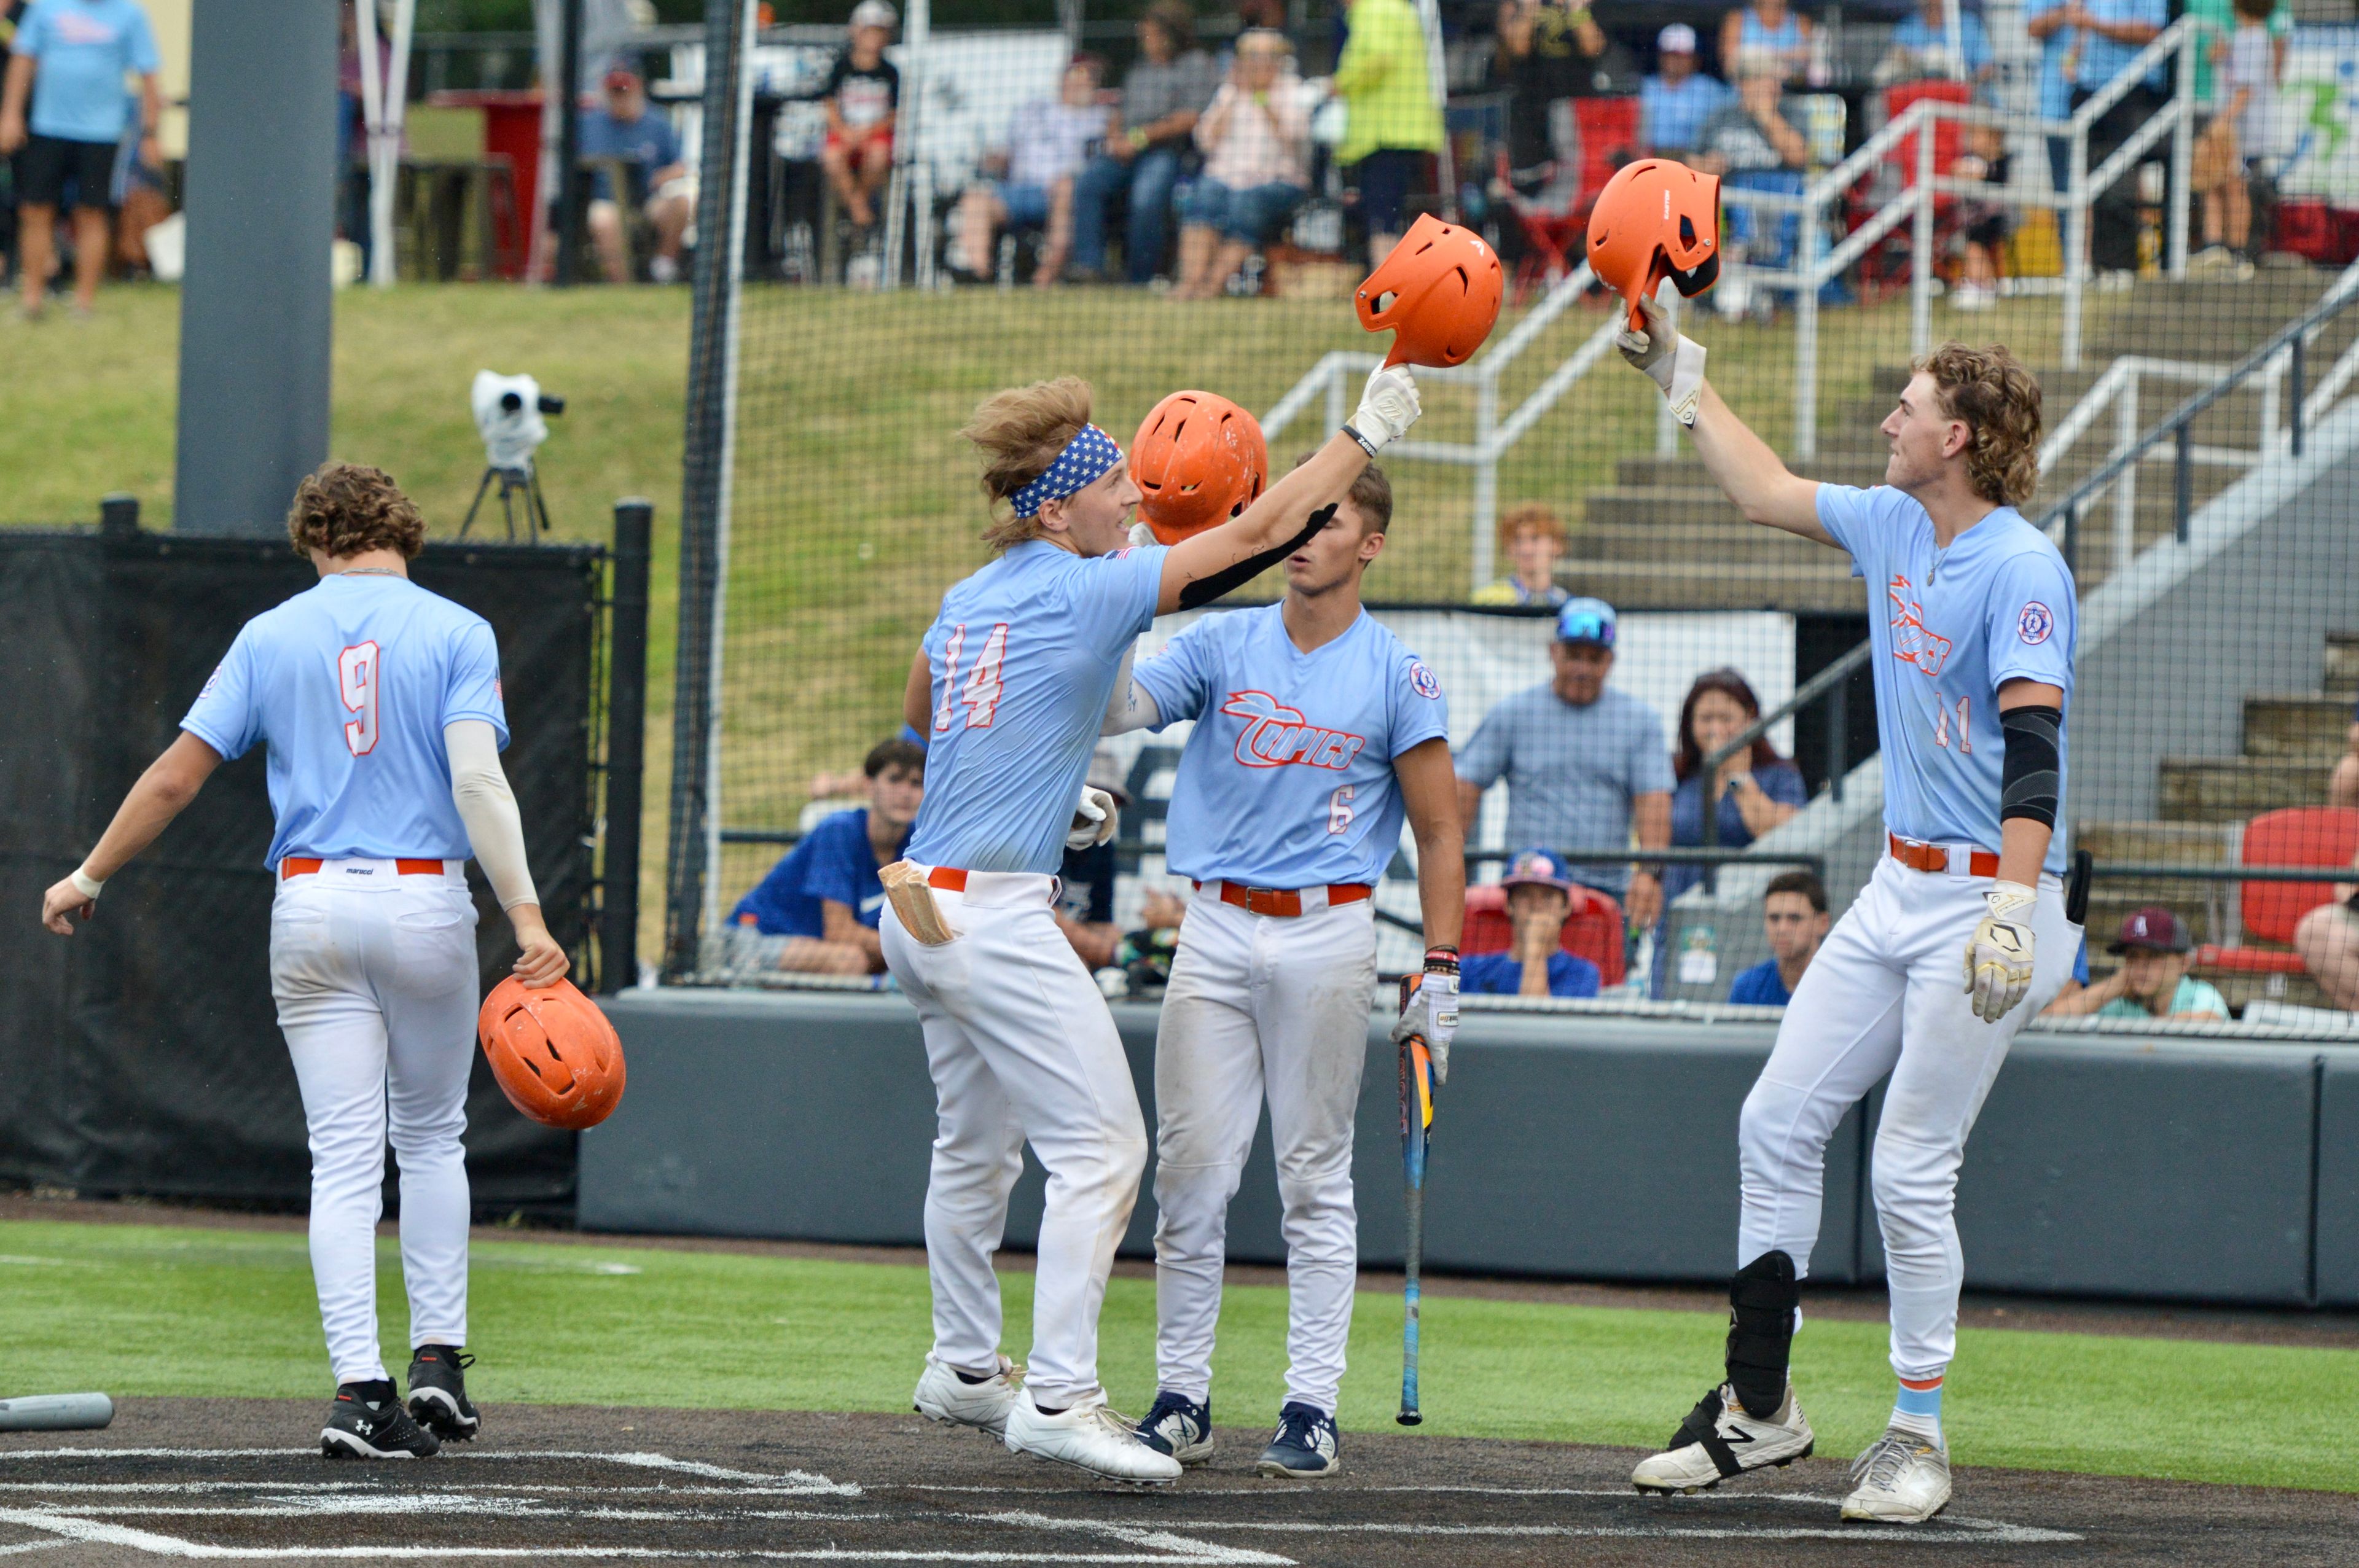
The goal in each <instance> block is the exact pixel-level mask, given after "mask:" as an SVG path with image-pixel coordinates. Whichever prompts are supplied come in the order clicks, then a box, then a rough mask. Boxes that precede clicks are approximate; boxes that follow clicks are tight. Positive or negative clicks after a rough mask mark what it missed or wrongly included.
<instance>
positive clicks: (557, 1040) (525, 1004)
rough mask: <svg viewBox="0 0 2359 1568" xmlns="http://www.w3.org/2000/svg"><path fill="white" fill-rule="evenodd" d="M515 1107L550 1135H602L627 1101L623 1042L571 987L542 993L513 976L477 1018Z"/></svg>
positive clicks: (487, 1050) (562, 983)
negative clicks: (560, 1131) (589, 1131)
mask: <svg viewBox="0 0 2359 1568" xmlns="http://www.w3.org/2000/svg"><path fill="white" fill-rule="evenodd" d="M475 1029H476V1033H478V1034H480V1035H481V1036H482V1037H483V1042H484V1057H485V1058H486V1059H487V1060H489V1061H490V1063H491V1064H492V1076H494V1077H495V1078H497V1079H499V1081H500V1087H501V1089H502V1090H504V1091H505V1092H506V1095H507V1097H508V1103H509V1104H510V1105H513V1106H515V1107H516V1109H518V1110H520V1111H522V1112H523V1113H524V1114H525V1115H526V1116H527V1117H529V1118H531V1119H533V1120H535V1121H538V1122H539V1123H541V1124H542V1125H543V1126H546V1127H562V1128H565V1129H566V1130H569V1131H575V1132H578V1131H580V1130H582V1129H583V1128H585V1127H595V1126H597V1125H598V1124H599V1123H600V1122H602V1121H603V1120H605V1119H606V1118H607V1117H608V1116H609V1115H610V1114H612V1112H613V1111H614V1107H615V1105H616V1104H617V1103H619V1102H620V1101H621V1099H622V1098H623V1076H624V1074H623V1042H622V1040H621V1038H620V1037H619V1036H617V1035H616V1034H615V1033H614V1025H613V1024H612V1023H610V1022H607V1019H606V1015H605V1014H604V1013H603V1012H602V1011H599V1008H598V1004H597V1003H596V1002H594V1001H592V1000H590V999H589V998H588V997H586V996H583V995H582V992H581V991H580V990H579V989H576V988H575V987H574V984H573V982H572V981H571V980H560V981H558V982H557V983H556V984H555V985H553V986H545V987H542V988H541V989H538V990H536V989H532V988H530V987H528V986H527V985H526V984H525V983H524V982H523V981H522V980H520V979H516V977H515V976H514V975H510V976H509V977H508V978H507V979H504V980H502V981H501V982H500V983H499V984H498V985H495V986H494V987H493V988H492V994H491V995H489V996H487V997H485V998H484V1010H483V1011H482V1012H481V1013H479V1014H477V1015H476V1019H475Z"/></svg>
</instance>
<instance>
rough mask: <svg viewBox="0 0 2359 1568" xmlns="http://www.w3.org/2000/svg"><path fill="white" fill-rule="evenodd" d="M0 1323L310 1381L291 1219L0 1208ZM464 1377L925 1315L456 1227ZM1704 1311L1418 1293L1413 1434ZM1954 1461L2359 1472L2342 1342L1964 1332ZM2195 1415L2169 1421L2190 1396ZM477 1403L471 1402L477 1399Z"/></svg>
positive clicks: (809, 1265) (664, 1401) (760, 1405)
mask: <svg viewBox="0 0 2359 1568" xmlns="http://www.w3.org/2000/svg"><path fill="white" fill-rule="evenodd" d="M378 1260H379V1281H380V1292H379V1293H380V1303H381V1307H380V1310H381V1314H382V1323H383V1325H384V1330H385V1345H386V1359H387V1361H388V1363H389V1364H390V1365H392V1366H394V1367H395V1368H399V1367H401V1366H403V1365H406V1364H407V1360H408V1340H407V1338H406V1336H405V1335H404V1333H403V1325H404V1323H405V1321H406V1317H407V1311H406V1308H405V1307H404V1305H403V1303H402V1299H401V1292H400V1286H399V1283H398V1276H399V1258H398V1253H397V1249H396V1248H395V1245H394V1243H392V1242H391V1241H389V1240H388V1241H384V1242H381V1243H380V1244H379V1250H378ZM0 1278H5V1290H0V1343H5V1345H7V1346H9V1357H8V1373H7V1381H8V1384H9V1390H8V1391H11V1392H40V1391H63V1390H69V1389H85V1388H102V1389H104V1390H107V1391H108V1392H110V1393H113V1394H114V1395H116V1396H117V1397H132V1398H136V1397H139V1396H143V1395H146V1396H205V1395H217V1396H221V1397H225V1398H228V1397H257V1398H271V1397H288V1398H309V1397H312V1396H322V1397H323V1396H324V1395H325V1394H326V1393H327V1392H328V1390H327V1388H326V1386H325V1384H326V1379H327V1375H328V1374H327V1365H326V1358H325V1355H324V1353H323V1351H322V1349H321V1342H320V1330H319V1318H318V1315H317V1312H316V1309H315V1306H314V1302H313V1296H312V1290H311V1275H310V1259H309V1254H308V1252H307V1251H306V1248H305V1242H304V1238H303V1237H302V1236H301V1235H300V1234H299V1233H293V1232H283V1231H256V1230H228V1229H204V1228H194V1227H148V1226H133V1225H82V1224H71V1223H62V1222H51V1221H11V1222H5V1223H0ZM1006 1295H1007V1308H1008V1327H1007V1333H1006V1345H1007V1346H1009V1347H1010V1348H1011V1350H1013V1351H1014V1352H1016V1353H1017V1354H1018V1355H1019V1356H1020V1354H1021V1353H1022V1351H1023V1348H1024V1346H1025V1344H1026V1342H1027V1314H1028V1306H1029V1301H1030V1277H1029V1276H1028V1275H1015V1274H1011V1275H1010V1276H1009V1278H1008V1288H1007V1291H1006ZM928 1321H929V1320H928V1313H927V1293H926V1280H925V1274H924V1272H923V1271H922V1270H920V1269H918V1268H915V1267H908V1266H898V1265H886V1264H872V1263H851V1262H835V1261H821V1260H808V1259H789V1258H771V1257H757V1256H746V1255H741V1254H734V1253H723V1252H693V1251H681V1250H674V1249H662V1248H650V1247H635V1246H631V1245H629V1244H627V1243H625V1242H619V1241H618V1242H616V1243H614V1244H612V1245H602V1246H583V1245H576V1244H550V1243H545V1242H544V1243H535V1242H530V1241H492V1242H478V1243H477V1245H476V1247H475V1249H474V1253H473V1345H472V1348H473V1350H474V1351H475V1352H476V1353H477V1355H478V1356H480V1357H482V1359H481V1363H480V1364H479V1365H478V1366H477V1368H476V1369H475V1371H474V1373H473V1382H472V1384H471V1388H472V1390H473V1391H474V1392H475V1394H476V1396H477V1397H478V1399H480V1400H483V1401H484V1402H485V1403H486V1404H489V1405H493V1406H496V1405H497V1404H499V1403H504V1402H506V1403H514V1402H530V1403H542V1404H616V1405H650V1406H686V1407H701V1408H714V1409H733V1408H734V1409H797V1410H843V1411H857V1410H877V1411H892V1410H900V1409H904V1408H906V1403H907V1399H908V1390H909V1385H910V1383H911V1382H912V1381H913V1380H914V1379H915V1377H916V1372H917V1368H918V1364H919V1360H920V1358H921V1357H923V1355H924V1352H925V1346H926V1344H927V1341H928V1337H929V1330H928ZM1399 1325H1400V1306H1399V1302H1398V1299H1397V1297H1394V1296H1390V1295H1376V1294H1365V1293H1364V1294H1363V1296H1362V1298H1361V1301H1360V1306H1359V1311H1358V1314H1357V1317H1356V1320H1355V1322H1354V1325H1353V1344H1352V1372H1351V1376H1350V1379H1349V1380H1348V1382H1347V1383H1346V1385H1345V1388H1344V1395H1343V1411H1342V1415H1341V1419H1342V1422H1343V1425H1344V1426H1345V1427H1347V1428H1357V1429H1360V1430H1381V1429H1390V1430H1397V1429H1395V1428H1393V1427H1392V1411H1393V1409H1394V1402H1395V1400H1396V1399H1397V1394H1398V1390H1399V1382H1398V1378H1399V1365H1400V1362H1399ZM1284 1326H1285V1295H1284V1292H1281V1291H1279V1290H1277V1289H1274V1288H1270V1287H1250V1288H1246V1287H1239V1288H1233V1289H1232V1290H1230V1291H1229V1292H1228V1294H1227V1296H1226V1299H1225V1301H1224V1303H1223V1315H1222V1341H1221V1353H1220V1361H1219V1366H1218V1375H1217V1381H1216V1389H1217V1394H1216V1398H1215V1401H1214V1409H1215V1411H1216V1413H1217V1414H1218V1415H1219V1416H1220V1418H1221V1419H1222V1420H1223V1421H1225V1422H1238V1423H1244V1424H1256V1423H1259V1422H1262V1421H1263V1420H1265V1419H1269V1418H1272V1417H1274V1414H1275V1411H1276V1407H1277V1400H1278V1397H1279V1394H1280V1392H1281V1381H1280V1379H1281V1375H1282V1372H1283V1368H1284V1349H1283V1339H1284ZM1723 1332H1724V1327H1723V1320H1722V1319H1721V1318H1720V1317H1718V1316H1717V1315H1715V1314H1712V1313H1708V1312H1673V1311H1636V1310H1619V1309H1606V1308H1596V1307H1575V1306H1561V1305H1552V1304H1543V1303H1528V1302H1506V1301H1491V1300H1480V1299H1471V1298H1467V1297H1459V1296H1448V1295H1444V1296H1428V1297H1427V1299H1426V1306H1425V1336H1424V1345H1425V1350H1424V1358H1423V1372H1424V1392H1425V1400H1424V1404H1425V1411H1426V1424H1425V1426H1424V1428H1423V1429H1422V1430H1424V1431H1426V1432H1429V1433H1437V1434H1441V1435H1454V1436H1469V1437H1496V1438H1513V1439H1523V1440H1537V1441H1547V1442H1580V1443H1610V1444H1629V1445H1634V1446H1636V1445H1644V1444H1655V1443H1658V1442H1660V1441H1661V1440H1662V1438H1663V1437H1664V1436H1665V1435H1666V1434H1667V1433H1669V1431H1670V1429H1671V1428H1672V1427H1673V1426H1674V1425H1676V1424H1677V1423H1678V1421H1679V1418H1680V1416H1681V1415H1682V1414H1684V1413H1685V1411H1686V1410H1687V1407H1688V1406H1689V1405H1690V1403H1692V1402H1693V1400H1694V1399H1695V1397H1696V1395H1697V1394H1698V1393H1699V1392H1700V1391H1701V1386H1702V1380H1703V1379H1705V1378H1707V1377H1709V1376H1710V1375H1711V1372H1712V1368H1715V1367H1716V1366H1717V1365H1718V1362H1719V1357H1720V1346H1721V1338H1722V1336H1723ZM1153 1334H1154V1290H1153V1286H1152V1285H1151V1284H1149V1283H1147V1282H1146V1281H1138V1280H1126V1279H1118V1280H1116V1281H1114V1283H1113V1286H1112V1288H1111V1290H1110V1291H1109V1292H1108V1294H1107V1298H1106V1308H1105V1317H1104V1335H1103V1345H1104V1354H1103V1370H1104V1374H1105V1377H1106V1381H1107V1386H1108V1388H1109V1390H1110V1391H1111V1392H1112V1394H1113V1396H1114V1401H1115V1403H1116V1405H1117V1407H1118V1408H1122V1409H1125V1410H1127V1411H1131V1412H1132V1413H1134V1414H1136V1413H1137V1412H1138V1411H1142V1410H1143V1409H1144V1408H1145V1407H1146V1405H1147V1402H1148V1400H1150V1399H1151V1398H1152V1397H1153V1389H1154V1367H1153V1360H1152V1341H1153ZM1884 1349H1885V1334H1884V1328H1883V1325H1880V1324H1874V1323H1842V1322H1834V1321H1831V1320H1828V1319H1824V1318H1813V1319H1812V1320H1811V1321H1810V1324H1809V1325H1808V1326H1807V1327H1806V1328H1805V1330H1804V1331H1803V1333H1802V1335H1801V1336H1800V1337H1799V1339H1798V1340H1797V1341H1796V1345H1795V1375H1796V1379H1797V1381H1798V1383H1799V1387H1800V1388H1801V1390H1802V1391H1803V1396H1804V1400H1805V1404H1806V1408H1807V1409H1808V1410H1809V1411H1810V1417H1811V1421H1812V1423H1813V1424H1814V1425H1815V1426H1816V1427H1817V1429H1818V1431H1819V1433H1820V1447H1821V1453H1822V1454H1850V1453H1853V1452H1855V1451H1856V1450H1857V1449H1859V1448H1861V1447H1863V1446H1864V1445H1865V1444H1867V1442H1869V1441H1870V1440H1871V1439H1872V1438H1873V1437H1874V1436H1875V1433H1877V1432H1878V1431H1880V1430H1881V1428H1882V1425H1883V1421H1884V1417H1885V1414H1886V1411H1888V1410H1889V1408H1890V1402H1891V1391H1892V1382H1891V1376H1890V1373H1889V1372H1888V1371H1887V1369H1886V1365H1885V1360H1884ZM1950 1390H1951V1392H1950V1400H1949V1411H1948V1422H1949V1430H1950V1439H1951V1448H1952V1451H1953V1452H1954V1453H1955V1454H1956V1456H1957V1458H1958V1460H1959V1462H1960V1463H1962V1464H1967V1465H2010V1466H2025V1467H2032V1468H2038V1469H2054V1470H2071V1471H2081V1472H2086V1473H2091V1474H2105V1475H2128V1476H2161V1477H2169V1478H2173V1479H2181V1480H2190V1481H2213V1482H2230V1483H2245V1484H2256V1485H2270V1486H2292V1487H2312V1488H2321V1489H2328V1490H2342V1491H2359V1452H2354V1450H2353V1449H2352V1447H2351V1446H2350V1444H2347V1443H2346V1442H2344V1441H2343V1428H2342V1425H2341V1422H2342V1419H2343V1411H2345V1410H2347V1409H2348V1408H2349V1406H2350V1404H2351V1403H2352V1401H2353V1400H2354V1397H2359V1351H2351V1350H2339V1349H2320V1348H2310V1347H2285V1346H2253V1345H2224V1344H2214V1343H2208V1342H2197V1341H2187V1340H2166V1339H2138V1338H2115V1337H2105V1336H2081V1335H2063V1334H2044V1333H2027V1332H2017V1331H1995V1330H1973V1329H1968V1330H1966V1331H1965V1332H1964V1333H1962V1335H1961V1336H1960V1345H1959V1356H1958V1362H1957V1365H1956V1368H1954V1370H1953V1371H1952V1373H1951V1382H1950ZM2190 1411H2201V1412H2202V1416H2201V1421H2200V1422H2199V1421H2190V1420H2189V1419H2188V1412H2190ZM494 1419H495V1420H496V1413H495V1417H494Z"/></svg>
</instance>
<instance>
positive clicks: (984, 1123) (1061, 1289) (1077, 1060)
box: [880, 871, 1147, 1410]
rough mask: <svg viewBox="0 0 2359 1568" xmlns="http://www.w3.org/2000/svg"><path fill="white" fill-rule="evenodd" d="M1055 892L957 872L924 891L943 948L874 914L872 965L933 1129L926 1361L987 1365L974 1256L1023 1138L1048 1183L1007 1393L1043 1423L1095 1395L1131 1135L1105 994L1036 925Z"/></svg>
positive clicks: (983, 1302) (1118, 1047)
mask: <svg viewBox="0 0 2359 1568" xmlns="http://www.w3.org/2000/svg"><path fill="white" fill-rule="evenodd" d="M1055 884H1056V879H1055V878H1053V877H1046V876H1018V875H1012V874H989V873H984V872H980V871H978V872H974V873H972V874H971V875H970V877H969V879H968V882H967V887H966V891H964V892H951V891H949V890H947V889H940V888H938V889H935V890H933V894H934V902H935V905H936V907H937V908H939V909H940V912H941V917H942V922H943V924H944V925H947V926H948V927H949V928H950V929H951V931H952V932H953V933H954V934H955V935H954V938H953V940H951V941H950V942H947V943H944V944H941V945H940V946H931V947H929V946H926V945H924V944H923V943H921V942H919V941H918V940H917V939H916V938H915V937H913V936H911V935H909V934H908V931H907V930H906V929H905V928H904V927H903V926H902V925H901V922H900V919H899V917H898V915H897V914H896V913H895V912H894V909H893V907H892V905H891V903H889V902H888V903H886V908H885V914H884V919H883V922H882V924H881V926H880V934H881V935H882V937H883V941H884V946H885V962H886V966H887V967H888V968H891V969H892V971H893V975H894V978H895V979H897V980H898V981H899V982H900V985H901V989H902V990H903V991H904V992H905V993H906V994H907V995H908V998H909V1000H910V1001H911V1002H912V1003H914V1004H915V1005H916V1007H917V1010H918V1019H919V1022H920V1023H921V1024H922V1025H923V1026H924V1028H925V1034H926V1062H927V1065H928V1066H929V1068H930V1069H931V1070H932V1072H933V1076H934V1098H935V1105H936V1115H937V1118H938V1128H939V1130H937V1132H936V1133H935V1136H934V1155H933V1170H932V1174H931V1176H930V1177H929V1180H928V1182H927V1184H926V1267H927V1271H928V1273H929V1275H930V1277H931V1279H932V1282H933V1295H934V1355H935V1356H936V1357H938V1358H940V1360H941V1361H943V1362H944V1363H945V1364H947V1365H949V1366H951V1367H953V1368H964V1369H966V1370H967V1371H970V1372H990V1371H995V1370H996V1369H997V1368H998V1366H999V1362H998V1353H999V1333H1000V1317H999V1277H998V1275H997V1274H996V1273H995V1272H994V1271H993V1269H992V1262H991V1260H992V1255H993V1254H994V1253H995V1252H997V1251H998V1250H999V1244H1000V1240H1001V1238H1002V1237H1003V1236H1004V1235H1005V1234H1006V1228H1007V1196H1008V1194H1009V1193H1010V1192H1011V1191H1013V1190H1014V1188H1015V1185H1016V1176H1017V1175H1018V1174H1019V1173H1021V1172H1022V1170H1023V1150H1024V1145H1025V1143H1026V1142H1027V1141H1029V1142H1030V1143H1031V1145H1032V1152H1033V1154H1034V1155H1035V1156H1036V1157H1037V1158H1038V1160H1039V1162H1040V1163H1041V1165H1042V1167H1043V1168H1044V1169H1046V1170H1047V1172H1048V1173H1049V1190H1048V1204H1047V1209H1046V1212H1045V1213H1043V1215H1042V1216H1041V1218H1040V1240H1039V1246H1038V1261H1037V1263H1036V1265H1035V1267H1036V1269H1037V1273H1036V1274H1035V1276H1034V1279H1033V1283H1032V1351H1031V1357H1030V1359H1029V1362H1028V1364H1027V1365H1028V1368H1029V1369H1028V1370H1027V1373H1026V1374H1025V1387H1026V1388H1027V1390H1030V1391H1031V1394H1032V1396H1033V1399H1034V1401H1035V1402H1036V1403H1038V1404H1039V1405H1042V1406H1045V1407H1047V1408H1049V1409H1052V1410H1053V1409H1060V1408H1069V1407H1071V1406H1073V1405H1077V1404H1086V1403H1089V1402H1091V1401H1093V1400H1098V1399H1101V1398H1102V1397H1103V1390H1102V1389H1101V1388H1100V1386H1099V1383H1098V1312H1099V1309H1100V1308H1101V1307H1103V1305H1104V1303H1105V1289H1106V1279H1107V1277H1108V1276H1109V1275H1110V1274H1112V1273H1113V1271H1114V1247H1115V1245H1116V1244H1117V1243H1118V1242H1120V1241H1121V1239H1122V1233H1123V1231H1124V1230H1125V1228H1126V1227H1128V1226H1129V1224H1130V1211H1131V1208H1132V1206H1134V1205H1135V1204H1136V1202H1137V1201H1138V1178H1139V1176H1140V1174H1141V1173H1144V1172H1145V1170H1146V1169H1147V1123H1146V1119H1145V1118H1144V1117H1143V1116H1142V1115H1141V1114H1140V1112H1139V1108H1138V1091H1137V1089H1136V1087H1134V1086H1133V1085H1132V1083H1131V1078H1130V1064H1129V1062H1128V1060H1127V1059H1126V1058H1125V1056H1124V1055H1123V1050H1122V1037H1121V1036H1120V1035H1119V1034H1118V1033H1115V1031H1114V1015H1113V1014H1112V1013H1110V1012H1108V1011H1106V1004H1105V997H1104V996H1103V994H1102V993H1101V992H1100V991H1099V990H1098V988H1097V984H1096V982H1095V981H1093V980H1092V979H1090V974H1089V971H1088V970H1087V969H1084V968H1082V961H1081V959H1080V958H1079V957H1076V956H1075V955H1074V952H1073V948H1072V944H1071V943H1070V942H1068V941H1067V940H1066V939H1065V934H1064V933H1063V932H1061V931H1060V930H1059V929H1058V928H1057V923H1056V920H1055V918H1054V917H1053V915H1052V914H1051V909H1052V904H1051V899H1052V897H1053V892H1054V888H1055Z"/></svg>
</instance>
